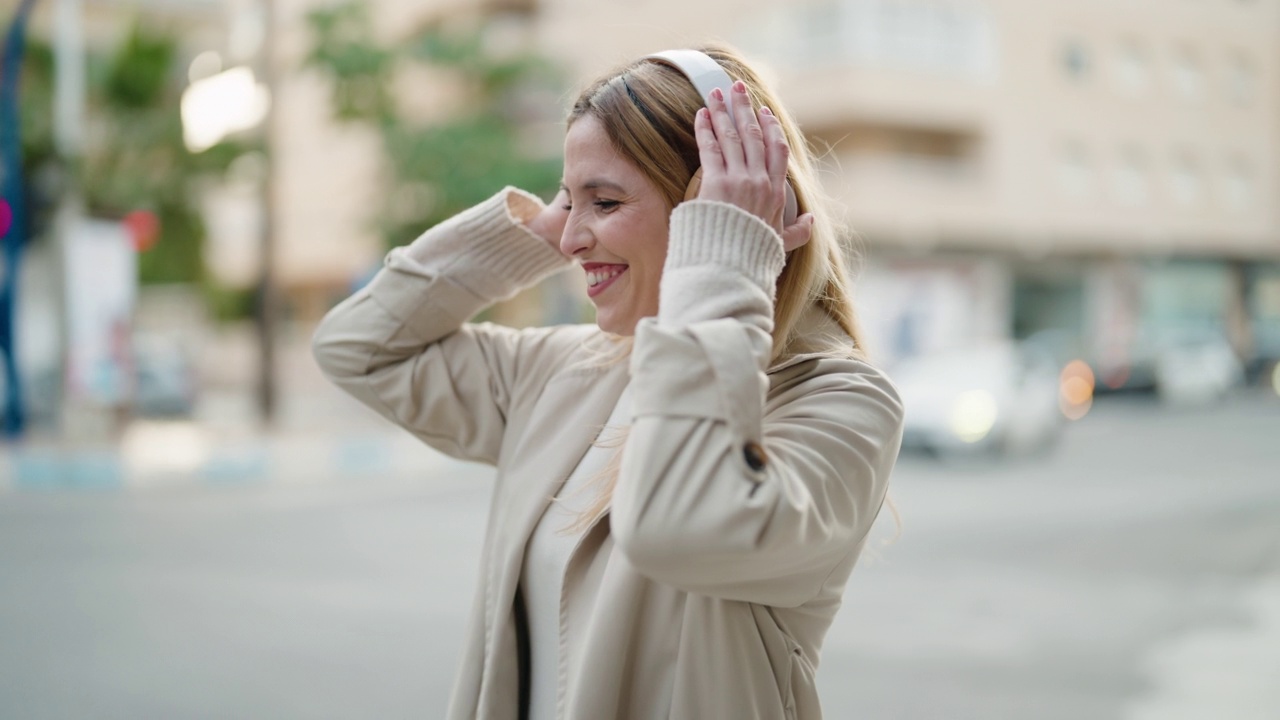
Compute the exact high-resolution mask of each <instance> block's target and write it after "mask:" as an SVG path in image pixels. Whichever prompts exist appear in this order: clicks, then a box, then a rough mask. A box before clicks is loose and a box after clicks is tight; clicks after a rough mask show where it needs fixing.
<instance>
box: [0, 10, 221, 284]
mask: <svg viewBox="0 0 1280 720" xmlns="http://www.w3.org/2000/svg"><path fill="white" fill-rule="evenodd" d="M87 63H88V68H87V71H88V72H87V79H88V87H87V92H88V98H87V105H86V113H85V115H86V127H85V131H86V132H85V137H84V147H83V148H82V149H81V153H80V156H79V157H76V158H61V157H59V156H58V154H57V152H56V149H55V146H54V139H53V134H52V128H53V83H54V73H53V54H52V51H51V49H50V47H49V45H48V44H47V43H45V42H42V41H41V40H39V39H37V38H33V39H32V41H31V42H30V44H29V45H28V50H27V57H26V62H25V63H24V68H23V86H22V100H23V102H22V123H23V128H22V132H23V155H24V158H23V168H24V175H25V177H26V178H27V180H28V186H29V187H30V188H31V189H32V192H31V193H30V194H31V196H32V205H33V207H32V213H31V217H32V218H33V219H34V220H35V223H34V224H33V228H32V229H33V235H35V236H37V237H38V236H39V235H40V234H42V231H43V230H46V229H47V225H48V219H49V214H50V211H51V209H52V205H53V204H54V203H55V201H56V198H57V197H58V196H59V195H60V194H61V193H63V192H66V191H67V189H68V183H67V180H69V179H74V183H75V185H76V186H77V188H78V189H79V192H80V193H81V195H82V196H83V198H84V201H85V204H86V207H87V209H88V211H89V213H90V214H91V215H96V216H100V217H123V216H124V215H125V214H126V213H128V212H130V211H133V210H150V211H152V212H154V213H155V214H156V215H157V216H158V217H159V219H160V239H159V241H158V242H157V243H156V245H155V246H154V247H153V248H152V249H151V250H149V251H147V252H145V253H142V254H141V255H140V256H139V271H140V275H141V280H142V282H143V283H171V282H191V283H205V282H206V281H207V279H206V276H205V272H204V264H203V255H202V246H203V242H204V236H205V229H204V223H203V221H202V220H201V218H200V215H199V212H198V211H197V209H196V207H195V204H194V191H195V183H196V182H198V180H199V179H200V178H202V177H204V176H206V175H209V174H213V173H217V172H220V171H222V170H224V169H225V168H226V166H227V165H228V164H229V163H230V161H231V160H232V159H234V158H235V157H236V156H237V155H238V154H240V153H241V152H243V151H244V150H245V149H246V148H244V147H242V146H240V145H237V144H233V143H224V144H221V145H218V146H215V147H214V148H211V149H209V150H207V151H205V152H203V153H199V154H194V153H191V152H189V151H188V150H187V148H186V146H185V144H184V142H183V137H182V120H181V116H180V114H179V100H180V97H181V93H182V90H183V87H184V73H183V72H182V67H181V64H180V58H179V53H178V45H177V40H176V38H175V37H174V36H173V35H172V34H170V33H167V32H164V31H162V30H159V29H156V28H153V27H150V26H148V25H146V24H144V23H143V22H141V21H135V22H134V23H133V24H132V26H131V27H130V29H129V30H128V33H127V34H126V35H125V37H124V38H123V40H122V41H120V42H119V44H117V45H115V46H113V47H109V48H106V49H105V50H91V51H90V52H89V54H88V57H87Z"/></svg>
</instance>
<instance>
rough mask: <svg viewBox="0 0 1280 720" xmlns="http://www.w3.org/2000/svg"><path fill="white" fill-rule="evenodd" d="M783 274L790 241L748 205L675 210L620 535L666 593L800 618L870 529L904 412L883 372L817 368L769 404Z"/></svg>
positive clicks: (641, 330) (618, 507)
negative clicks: (777, 290)
mask: <svg viewBox="0 0 1280 720" xmlns="http://www.w3.org/2000/svg"><path fill="white" fill-rule="evenodd" d="M782 262H783V253H782V244H781V239H780V238H779V237H778V236H777V234H776V233H775V232H774V231H773V230H772V229H771V228H769V227H768V226H767V225H765V224H764V223H762V222H760V221H759V220H757V219H756V218H754V217H752V216H750V215H748V214H746V213H743V212H741V211H739V210H737V209H736V208H731V207H730V206H726V205H722V204H719V203H707V202H705V201H696V202H692V203H685V204H684V205H681V206H680V207H679V208H677V210H676V211H675V213H673V215H672V220H671V237H670V248H669V251H668V258H667V265H666V267H665V268H664V273H663V279H662V283H663V285H662V294H661V300H660V303H661V304H660V311H659V314H658V317H657V318H649V319H646V320H644V321H642V322H641V324H640V326H639V327H638V328H637V332H636V339H635V347H634V350H633V354H632V361H631V362H632V365H631V371H632V383H633V387H634V388H635V390H634V393H633V395H634V398H635V401H634V406H633V424H632V428H631V433H630V435H629V436H628V439H627V445H626V447H625V450H624V452H623V458H622V468H621V471H620V474H619V477H618V483H617V486H616V488H615V491H614V496H613V505H612V510H611V524H612V532H613V535H614V540H615V542H616V543H617V544H618V546H619V548H620V549H621V550H622V552H623V553H624V554H625V555H626V556H627V558H628V560H629V561H630V562H631V563H632V564H633V565H634V566H635V567H636V569H637V570H638V571H639V572H641V573H643V574H645V575H647V576H649V577H651V578H653V579H655V580H657V581H659V582H663V583H666V584H669V585H673V586H676V587H679V588H681V589H683V590H686V591H688V592H693V593H698V594H702V595H711V596H716V597H724V598H728V599H734V600H743V601H749V602H757V603H761V604H766V605H773V606H781V607H790V606H796V605H800V604H802V603H803V602H805V601H806V600H808V599H810V598H812V597H814V596H815V595H816V594H817V593H818V592H819V591H820V590H821V588H822V586H823V584H824V582H825V581H826V579H827V578H828V577H829V576H830V574H831V572H832V570H833V569H834V568H835V567H836V566H837V565H838V564H839V563H840V561H841V560H842V559H844V558H846V557H847V556H848V554H849V553H850V552H852V551H853V550H854V549H855V548H856V547H857V546H858V544H859V543H860V541H861V540H862V538H863V537H864V536H865V535H866V534H867V532H868V531H869V530H870V528H871V524H872V522H873V521H874V520H875V517H876V514H877V513H878V511H879V509H880V505H881V503H882V502H883V499H884V494H885V491H886V488H887V483H888V477H889V473H890V470H891V468H892V466H893V464H894V462H895V460H896V458H897V454H898V447H899V444H900V442H901V433H902V406H901V403H900V401H899V399H898V397H897V394H896V392H895V391H894V389H893V387H892V385H891V384H890V383H889V382H888V381H887V380H886V379H885V378H884V376H883V375H881V374H880V373H878V372H876V371H875V370H873V369H872V368H870V367H869V366H867V365H865V364H864V363H861V362H859V361H856V360H852V359H847V358H826V359H821V360H814V361H812V362H810V363H806V368H805V369H803V371H802V372H797V373H795V377H794V378H793V379H792V380H791V381H784V382H782V383H781V384H780V386H779V387H777V388H775V389H774V391H773V393H772V394H771V397H767V396H769V395H770V393H769V392H768V379H767V377H766V375H765V372H764V371H765V368H766V367H767V365H768V362H769V356H770V349H771V339H770V331H771V330H772V311H773V297H772V296H773V288H774V283H775V278H776V277H777V275H778V272H780V270H781V266H782Z"/></svg>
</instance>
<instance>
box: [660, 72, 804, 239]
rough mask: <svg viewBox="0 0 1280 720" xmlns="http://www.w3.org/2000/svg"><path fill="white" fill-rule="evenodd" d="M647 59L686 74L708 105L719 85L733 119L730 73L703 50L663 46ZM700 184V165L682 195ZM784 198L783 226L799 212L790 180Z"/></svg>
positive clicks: (693, 192)
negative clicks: (676, 48) (675, 48)
mask: <svg viewBox="0 0 1280 720" xmlns="http://www.w3.org/2000/svg"><path fill="white" fill-rule="evenodd" d="M645 59H647V60H656V61H658V62H660V63H662V64H664V65H667V66H670V67H672V68H675V69H676V70H679V71H680V72H681V73H682V74H683V75H684V76H685V77H687V78H689V82H691V83H693V87H694V88H695V89H696V90H697V91H698V94H699V95H700V96H702V104H703V105H707V104H708V102H707V101H708V99H709V98H710V97H711V91H712V90H714V89H716V88H720V92H721V93H723V94H724V97H725V107H726V108H727V109H728V110H729V118H730V119H733V107H732V106H731V105H730V104H729V102H728V98H729V97H731V96H730V95H729V92H730V90H731V88H732V86H733V80H732V79H731V78H730V77H729V73H727V72H725V71H724V68H722V67H720V63H718V62H716V61H715V60H713V59H712V58H711V56H710V55H707V54H706V53H703V52H699V51H697V50H664V51H662V52H659V53H654V54H652V55H647V56H645ZM701 185H702V168H698V171H697V172H695V173H694V174H693V179H691V180H690V181H689V187H688V188H686V189H685V193H684V199H685V200H690V199H693V198H695V197H697V195H698V188H699V187H700V186H701ZM786 187H787V201H786V205H785V207H784V208H783V210H782V226H783V227H786V226H788V225H791V224H793V223H795V221H796V216H797V215H799V213H800V209H799V203H797V202H796V191H795V189H794V188H792V187H791V181H790V180H788V181H787V185H786Z"/></svg>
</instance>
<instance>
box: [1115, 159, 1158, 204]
mask: <svg viewBox="0 0 1280 720" xmlns="http://www.w3.org/2000/svg"><path fill="white" fill-rule="evenodd" d="M1114 189H1115V197H1116V200H1118V201H1119V202H1120V203H1121V204H1122V205H1141V204H1143V203H1145V202H1146V201H1147V196H1148V193H1149V188H1148V187H1147V158H1146V154H1145V153H1143V152H1142V150H1141V149H1139V148H1137V147H1133V146H1130V147H1127V148H1125V149H1124V150H1123V151H1121V153H1120V158H1119V162H1118V164H1117V166H1116V172H1115V188H1114Z"/></svg>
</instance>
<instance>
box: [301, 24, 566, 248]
mask: <svg viewBox="0 0 1280 720" xmlns="http://www.w3.org/2000/svg"><path fill="white" fill-rule="evenodd" d="M308 22H309V24H310V26H311V33H312V49H311V52H310V54H309V56H308V58H307V64H308V65H309V66H311V67H314V68H317V69H319V70H320V71H322V72H323V73H324V74H325V75H327V76H328V78H329V79H330V81H331V82H332V88H333V98H332V99H333V112H334V116H335V117H337V118H338V119H340V120H345V121H350V122H360V123H365V124H367V125H370V126H372V127H374V128H376V129H377V130H378V131H379V133H380V135H381V138H382V145H383V150H384V152H385V156H386V161H387V165H388V168H389V170H390V171H391V179H390V180H391V187H389V188H387V192H385V193H384V194H383V198H384V200H383V206H382V207H381V208H379V210H378V213H377V218H376V219H377V222H378V223H379V230H380V232H381V233H382V235H383V237H384V238H385V240H386V242H387V244H388V246H393V245H398V244H402V243H404V242H405V241H406V240H408V239H410V238H412V237H414V236H416V235H417V234H419V233H421V232H422V231H423V230H424V229H425V228H428V227H430V226H432V225H435V224H436V223H439V222H441V221H443V220H445V219H447V218H449V217H451V216H453V215H455V214H457V213H458V212H461V211H462V210H465V209H467V208H469V207H471V206H473V205H475V204H476V203H478V202H480V201H482V200H484V199H486V198H488V197H489V196H491V195H492V194H493V193H494V192H496V191H497V190H499V189H501V188H502V187H503V186H504V185H517V186H519V187H522V188H525V189H527V190H529V191H531V192H534V193H537V194H542V195H550V194H553V193H554V192H555V189H556V188H557V187H558V186H559V181H560V172H561V160H560V158H559V157H535V156H531V155H530V153H529V152H528V151H527V150H526V149H525V147H524V145H525V143H524V142H523V141H522V130H524V129H525V126H526V125H527V123H529V122H530V120H531V118H530V117H529V116H530V115H534V114H536V113H533V112H530V110H529V109H530V108H531V107H534V103H530V102H522V100H524V99H525V98H527V97H528V96H529V95H530V94H536V93H537V92H539V91H542V90H546V91H549V92H552V93H554V92H556V91H557V90H558V89H559V88H560V87H561V78H560V75H559V73H557V72H556V70H555V68H554V67H553V66H552V65H551V63H550V62H548V61H547V60H546V59H544V58H542V57H540V56H537V55H535V54H532V53H528V52H518V53H503V54H501V56H499V55H498V54H497V53H494V52H492V51H490V50H489V49H488V45H487V44H486V42H485V30H486V28H484V27H483V26H482V27H479V28H467V29H457V28H446V27H443V26H439V25H432V26H428V27H426V28H425V29H423V30H421V31H419V32H416V33H413V34H412V35H410V36H409V37H408V38H406V39H405V40H402V41H400V42H395V43H381V42H379V41H378V40H377V39H375V38H374V35H373V30H372V26H371V23H370V20H369V15H368V11H367V9H366V7H365V5H364V4H362V3H359V2H345V3H342V4H339V5H335V6H332V7H329V8H325V9H320V10H314V11H312V12H311V13H310V14H309V15H308ZM409 63H419V64H422V65H426V66H430V67H431V68H433V69H434V70H437V71H442V72H445V73H449V74H451V75H452V76H453V77H454V78H456V79H460V80H461V81H462V82H461V83H460V87H461V88H462V89H463V92H465V93H466V94H467V96H468V98H469V100H470V102H469V103H468V104H467V105H466V109H465V110H463V111H460V112H457V113H454V114H452V115H450V116H449V117H447V118H443V119H439V120H436V121H433V122H425V121H415V120H414V119H412V118H410V117H408V114H407V113H406V112H405V111H404V110H403V108H401V107H400V106H399V105H398V104H397V102H396V98H395V95H394V92H393V90H392V86H393V83H394V79H395V77H396V74H397V72H398V71H400V70H402V69H405V67H406V64H409ZM545 106H546V103H542V107H544V108H545ZM532 119H541V118H532Z"/></svg>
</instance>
